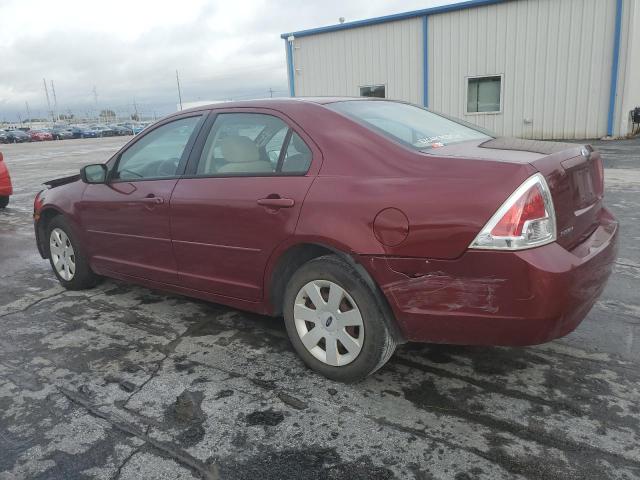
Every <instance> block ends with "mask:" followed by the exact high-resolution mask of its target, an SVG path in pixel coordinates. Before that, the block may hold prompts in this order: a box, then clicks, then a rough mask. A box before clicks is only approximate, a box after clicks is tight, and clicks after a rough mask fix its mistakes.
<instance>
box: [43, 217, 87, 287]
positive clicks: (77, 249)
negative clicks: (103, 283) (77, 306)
mask: <svg viewBox="0 0 640 480" xmlns="http://www.w3.org/2000/svg"><path fill="white" fill-rule="evenodd" d="M47 233H48V236H47V238H48V239H49V262H50V263H51V268H52V269H53V273H55V275H56V277H57V278H58V281H59V282H60V283H61V284H62V286H63V287H64V288H66V289H67V290H85V289H87V288H91V287H94V286H95V285H96V284H97V283H98V280H99V277H98V276H97V275H96V274H95V273H93V272H92V271H91V268H89V262H88V259H87V257H86V255H85V253H84V251H83V249H82V248H81V246H80V244H79V242H78V241H77V240H76V238H75V236H74V235H73V232H72V231H71V228H69V225H68V223H67V221H66V220H65V219H64V217H62V216H57V217H55V218H53V220H51V222H50V223H49V228H48V231H47Z"/></svg>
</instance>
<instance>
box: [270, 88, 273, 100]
mask: <svg viewBox="0 0 640 480" xmlns="http://www.w3.org/2000/svg"><path fill="white" fill-rule="evenodd" d="M269 98H273V88H271V87H269Z"/></svg>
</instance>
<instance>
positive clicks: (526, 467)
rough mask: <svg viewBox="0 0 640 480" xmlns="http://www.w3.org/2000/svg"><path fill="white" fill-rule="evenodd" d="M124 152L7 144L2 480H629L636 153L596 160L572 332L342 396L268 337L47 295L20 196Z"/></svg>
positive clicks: (451, 351)
mask: <svg viewBox="0 0 640 480" xmlns="http://www.w3.org/2000/svg"><path fill="white" fill-rule="evenodd" d="M125 140H126V139H122V138H112V139H110V138H105V139H95V140H93V139H91V140H90V139H86V140H68V141H63V142H47V143H37V144H35V143H34V144H20V145H2V146H0V150H2V151H3V152H4V154H5V161H6V162H7V164H8V166H9V169H10V171H11V174H12V177H13V182H14V188H15V195H14V197H12V199H11V203H10V204H9V207H8V208H7V209H6V210H5V211H0V279H1V280H0V328H1V332H0V479H13V478H37V479H41V478H42V479H45V478H46V479H51V478H61V479H62V478H64V479H74V478H100V479H115V478H121V479H139V478H163V479H178V478H180V479H188V478H203V479H257V478H260V479H265V480H266V479H285V478H305V479H309V480H311V479H325V478H326V479H341V478H346V479H390V478H398V479H417V480H426V479H456V480H470V479H492V480H494V479H513V478H527V479H545V480H546V479H563V480H564V479H601V478H602V479H605V478H606V479H633V478H640V140H639V139H636V140H629V141H619V142H608V143H600V142H598V143H597V148H600V149H601V151H602V152H603V155H604V158H605V167H606V177H607V185H606V196H607V203H608V205H609V206H610V208H611V209H612V210H613V211H614V213H615V214H616V215H617V216H618V218H619V220H620V222H621V228H622V235H621V245H620V253H619V259H618V262H617V264H616V266H615V271H614V274H613V276H612V278H611V280H610V282H609V284H608V286H607V289H606V292H605V294H604V295H603V297H602V298H601V299H600V301H599V302H598V304H597V305H596V306H595V308H594V309H593V310H592V312H591V313H590V314H589V316H588V317H587V318H586V320H585V321H584V322H583V323H582V325H581V326H580V327H579V328H578V329H577V330H576V331H575V332H574V333H572V334H571V335H569V336H567V337H565V338H563V339H560V340H557V341H554V342H552V343H549V344H546V345H541V346H536V347H530V348H479V347H460V346H437V345H404V346H402V347H401V348H400V349H399V350H398V352H397V353H396V355H395V356H394V357H393V358H392V359H391V361H390V362H389V363H388V364H387V365H386V366H385V367H384V368H383V369H382V370H381V371H379V372H378V373H377V374H376V375H374V376H373V377H371V378H369V379H368V380H367V381H365V382H363V383H360V384H357V385H347V386H345V385H342V384H338V383H334V382H331V381H328V380H326V379H325V378H323V377H320V376H318V375H316V374H314V373H312V372H311V371H309V370H308V369H306V368H305V367H304V366H303V365H302V363H301V362H300V361H299V360H298V358H297V357H296V355H295V354H294V352H293V350H292V348H291V347H290V345H289V343H288V340H287V337H286V333H285V330H284V326H283V324H282V322H281V320H279V319H271V318H267V317H261V316H258V315H253V314H247V313H243V312H239V311H236V310H232V309H229V308H226V307H223V306H219V305H214V304H208V303H205V302H200V301H196V300H191V299H188V298H184V297H180V296H175V295H167V294H164V293H162V292H158V291H151V290H147V289H144V288H139V287H135V286H131V285H127V284H124V283H120V282H115V281H110V280H107V281H105V282H103V283H102V284H101V285H100V286H99V287H97V288H95V289H93V290H89V291H84V292H67V291H64V290H63V289H62V288H61V287H60V286H59V285H58V283H57V281H56V280H55V278H54V276H53V274H52V273H51V271H50V267H49V264H48V262H47V261H44V260H42V259H41V258H40V257H39V255H38V253H37V250H36V247H35V243H34V238H33V232H32V225H31V212H32V202H33V197H34V195H35V193H36V192H37V191H38V190H39V189H41V188H42V187H41V183H42V182H43V181H45V180H48V179H52V178H56V177H59V176H64V175H65V174H71V173H76V172H77V170H78V168H79V167H80V166H82V165H84V164H87V163H93V162H97V161H103V160H106V159H107V158H108V157H109V156H110V154H111V153H112V152H113V151H115V150H116V149H117V148H118V147H119V146H120V145H121V144H122V143H123V142H124V141H125Z"/></svg>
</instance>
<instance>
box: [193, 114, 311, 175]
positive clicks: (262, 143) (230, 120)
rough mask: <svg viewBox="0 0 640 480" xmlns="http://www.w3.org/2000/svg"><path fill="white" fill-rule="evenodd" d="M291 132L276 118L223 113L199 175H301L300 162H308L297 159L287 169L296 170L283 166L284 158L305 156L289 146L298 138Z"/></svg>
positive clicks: (208, 144) (206, 149) (205, 153)
mask: <svg viewBox="0 0 640 480" xmlns="http://www.w3.org/2000/svg"><path fill="white" fill-rule="evenodd" d="M289 131H290V129H289V126H288V125H287V124H286V123H284V122H283V121H282V120H281V119H279V118H278V117H275V116H273V115H266V114H261V113H221V114H219V115H218V117H217V118H216V121H215V123H214V125H213V127H212V129H211V131H210V132H209V135H208V137H207V140H206V142H205V145H204V148H203V150H202V155H201V157H200V161H199V163H198V168H197V171H196V174H197V175H199V176H234V175H255V176H264V175H277V174H278V173H280V172H282V171H292V172H297V171H299V169H300V168H301V167H300V166H299V165H300V163H299V162H303V161H304V159H300V158H298V159H294V162H293V163H291V165H292V166H288V167H287V168H292V170H285V169H284V168H283V167H282V165H281V162H280V159H281V158H282V156H283V155H284V156H285V160H286V157H288V156H291V157H293V156H294V155H295V154H299V153H301V154H304V153H305V152H300V151H298V150H295V148H294V147H293V146H292V143H291V142H290V141H289V143H288V145H289V147H286V146H285V143H286V142H287V140H288V139H289V138H290V137H292V136H293V135H295V134H293V135H288V133H289ZM303 143H304V142H303ZM290 149H293V150H291V153H290ZM294 150H295V151H294ZM307 150H308V149H307ZM283 163H287V162H283ZM307 168H308V167H307ZM305 171H306V170H305Z"/></svg>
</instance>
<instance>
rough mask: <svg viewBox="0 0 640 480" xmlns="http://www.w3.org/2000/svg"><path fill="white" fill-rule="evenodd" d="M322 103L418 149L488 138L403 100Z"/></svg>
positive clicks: (468, 127)
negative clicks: (402, 101) (401, 101)
mask: <svg viewBox="0 0 640 480" xmlns="http://www.w3.org/2000/svg"><path fill="white" fill-rule="evenodd" d="M326 106H327V107H328V108H330V109H332V110H335V111H337V112H339V113H342V114H344V115H346V116H348V117H350V118H352V119H353V120H355V121H357V122H359V123H362V124H364V126H366V127H368V128H370V129H371V130H374V131H376V132H378V133H380V134H382V135H385V136H387V137H390V138H392V139H393V140H395V141H397V142H400V143H403V144H405V145H407V146H411V147H413V148H415V149H418V150H429V149H432V148H438V147H443V146H445V145H451V144H454V143H460V142H467V141H470V140H482V139H486V140H488V139H490V138H492V137H490V136H489V135H487V134H485V133H483V132H481V131H480V130H477V129H475V128H472V127H470V126H467V125H463V124H462V123H458V122H456V121H454V120H451V119H449V118H446V117H443V116H442V115H438V114H436V113H433V112H430V111H429V110H426V109H424V108H420V107H416V106H415V105H410V104H407V103H400V102H391V101H364V100H350V101H345V102H335V103H330V104H327V105H326Z"/></svg>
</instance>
